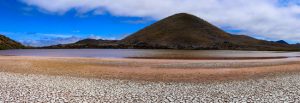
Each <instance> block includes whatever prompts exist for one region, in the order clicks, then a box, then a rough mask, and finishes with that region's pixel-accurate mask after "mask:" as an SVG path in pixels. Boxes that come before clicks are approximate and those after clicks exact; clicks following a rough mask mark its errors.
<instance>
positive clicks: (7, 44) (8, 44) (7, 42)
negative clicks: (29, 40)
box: [0, 35, 24, 50]
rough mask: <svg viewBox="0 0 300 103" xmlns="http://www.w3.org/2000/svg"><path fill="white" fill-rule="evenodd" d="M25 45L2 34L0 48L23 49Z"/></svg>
mask: <svg viewBox="0 0 300 103" xmlns="http://www.w3.org/2000/svg"><path fill="white" fill-rule="evenodd" d="M21 48H24V46H23V45H22V44H20V43H18V42H16V41H14V40H12V39H10V38H8V37H6V36H4V35H0V50H3V49H21Z"/></svg>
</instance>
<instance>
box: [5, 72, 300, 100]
mask: <svg viewBox="0 0 300 103" xmlns="http://www.w3.org/2000/svg"><path fill="white" fill-rule="evenodd" d="M274 81H276V82H274ZM298 87H300V73H295V74H291V75H285V76H277V77H265V78H261V79H256V80H243V81H227V82H225V81H223V82H212V83H178V82H176V83H164V82H147V81H130V80H103V79H93V78H75V77H67V76H46V75H25V74H17V73H4V72H0V103H2V102H51V103H54V102H58V103H65V102H71V103H74V102H75V103H78V102H81V103H91V102H92V103H93V102H103V103H105V102H107V103H117V102H129V103H132V102H138V103H153V102H166V103H179V102H183V103H193V102H197V103H198V102H250V103H252V102H275V103H276V102H296V101H299V100H300V98H299V95H298V94H299V93H300V89H299V88H298Z"/></svg>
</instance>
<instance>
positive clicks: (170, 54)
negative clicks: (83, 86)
mask: <svg viewBox="0 0 300 103" xmlns="http://www.w3.org/2000/svg"><path fill="white" fill-rule="evenodd" d="M0 55H13V56H51V57H92V58H152V59H159V58H161V59H209V58H215V59H216V58H221V59H226V58H241V59H242V58H245V59H246V58H287V57H289V58H293V57H300V52H275V51H233V50H149V49H23V50H0Z"/></svg>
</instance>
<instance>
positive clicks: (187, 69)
mask: <svg viewBox="0 0 300 103" xmlns="http://www.w3.org/2000/svg"><path fill="white" fill-rule="evenodd" d="M299 71H300V60H299V59H298V58H289V59H263V60H260V59H251V60H168V59H114V58H75V57H70V58H67V57H62V58H59V57H33V56H31V57H29V56H28V57H26V56H0V72H12V73H23V74H42V75H55V76H57V75H59V76H71V77H83V78H98V79H119V80H138V81H154V82H161V81H162V82H210V81H227V80H244V79H254V78H262V77H266V76H276V75H284V74H286V73H289V72H299Z"/></svg>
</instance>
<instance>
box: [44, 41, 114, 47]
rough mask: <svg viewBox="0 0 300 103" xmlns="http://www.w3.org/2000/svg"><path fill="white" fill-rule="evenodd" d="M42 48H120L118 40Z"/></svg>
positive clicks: (80, 42) (81, 42)
mask: <svg viewBox="0 0 300 103" xmlns="http://www.w3.org/2000/svg"><path fill="white" fill-rule="evenodd" d="M42 48H52V49H59V48H67V49H68V48H71V49H72V48H118V40H102V39H98V40H96V39H84V40H80V41H78V42H76V43H71V44H59V45H53V46H47V47H42Z"/></svg>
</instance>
